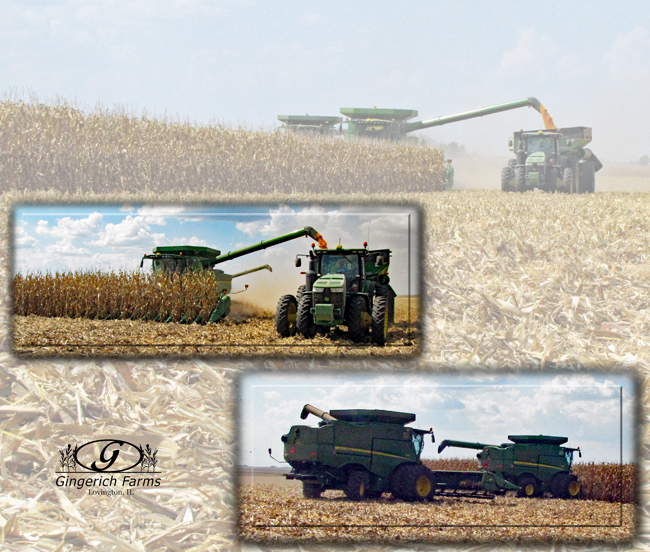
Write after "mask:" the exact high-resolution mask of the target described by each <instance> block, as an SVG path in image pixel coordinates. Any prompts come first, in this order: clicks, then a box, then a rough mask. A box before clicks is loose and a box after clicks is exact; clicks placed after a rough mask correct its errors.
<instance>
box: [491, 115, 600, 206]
mask: <svg viewBox="0 0 650 552" xmlns="http://www.w3.org/2000/svg"><path fill="white" fill-rule="evenodd" d="M589 142H591V129H590V128H589V127H572V128H562V129H553V130H548V129H547V130H527V131H523V130H522V131H520V132H515V134H514V140H513V139H512V138H511V139H510V142H509V145H510V147H511V151H514V152H515V156H516V158H515V159H511V160H510V161H509V162H508V166H507V167H504V168H503V169H502V171H501V189H502V190H503V191H504V192H511V191H516V192H525V191H526V190H533V189H535V188H539V189H541V190H543V191H546V192H555V191H558V192H565V193H569V194H574V193H579V194H583V193H593V192H594V190H595V189H596V177H595V173H596V172H597V171H599V170H600V169H601V168H602V167H603V165H602V163H601V162H600V161H599V160H598V158H597V157H596V156H595V155H594V154H593V153H592V152H591V150H590V149H587V148H585V146H586V145H587V144H588V143H589Z"/></svg>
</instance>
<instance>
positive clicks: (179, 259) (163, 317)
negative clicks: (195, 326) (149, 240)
mask: <svg viewBox="0 0 650 552" xmlns="http://www.w3.org/2000/svg"><path fill="white" fill-rule="evenodd" d="M302 236H306V237H309V238H312V239H314V240H316V241H317V242H318V244H319V246H320V247H325V248H326V247H327V243H326V242H325V240H324V239H323V237H322V236H321V235H320V234H319V233H318V232H317V231H316V230H314V228H312V227H311V226H306V227H305V228H303V229H301V230H296V231H295V232H291V233H289V234H284V235H283V236H279V237H277V238H272V239H270V240H265V241H262V242H260V243H256V244H253V245H249V246H247V247H243V248H241V249H237V250H235V251H230V252H228V253H225V254H223V255H222V254H221V251H219V250H217V249H211V248H209V247H196V246H193V245H178V246H168V247H155V248H154V249H153V254H151V255H148V254H145V255H144V256H143V257H142V261H141V262H140V268H142V266H143V265H144V261H145V260H150V261H152V270H153V272H154V274H160V275H163V276H171V275H174V274H179V275H181V274H183V273H184V272H186V271H193V272H194V271H196V272H200V271H209V272H210V273H211V274H212V276H213V277H214V279H215V281H216V282H217V285H218V299H217V301H216V304H215V305H214V310H213V311H212V313H211V314H210V316H209V317H208V318H207V320H205V319H203V318H202V317H201V315H199V316H198V317H197V318H194V319H192V320H187V319H186V317H185V316H183V317H182V318H181V320H180V321H181V322H196V323H206V322H207V323H210V322H217V321H219V320H221V319H222V318H224V317H225V316H227V315H228V314H229V313H230V306H231V301H230V296H229V295H228V294H229V293H230V291H231V289H232V280H233V278H238V277H240V276H244V275H245V274H251V273H252V272H257V271H259V270H265V269H266V270H269V271H271V270H272V269H271V267H270V266H269V265H263V266H258V267H256V268H251V269H250V270H245V271H243V272H239V273H237V274H226V273H225V272H224V271H223V270H220V269H218V268H215V266H216V265H218V264H220V263H224V262H226V261H231V260H233V259H237V258H238V257H242V256H244V255H249V254H250V253H255V252H256V251H261V250H262V249H266V248H267V247H272V246H274V245H279V244H281V243H285V242H288V241H290V240H294V239H296V238H300V237H302ZM151 319H153V320H155V321H157V322H171V321H172V316H171V315H170V314H169V313H165V312H163V313H158V314H156V315H154V316H152V317H151Z"/></svg>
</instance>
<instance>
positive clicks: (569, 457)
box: [438, 435, 582, 498]
mask: <svg viewBox="0 0 650 552" xmlns="http://www.w3.org/2000/svg"><path fill="white" fill-rule="evenodd" d="M508 439H509V440H510V441H512V442H511V443H503V444H501V445H486V444H484V443H469V442H466V441H451V440H444V441H442V443H440V446H439V447H438V453H441V452H442V451H443V450H444V449H445V448H446V447H460V448H469V449H477V450H480V451H481V452H479V453H478V454H477V455H476V456H477V458H478V461H479V465H480V468H481V470H483V471H485V472H491V473H494V474H496V475H497V476H498V477H500V478H502V479H504V480H506V481H509V482H511V483H513V484H516V485H517V486H518V487H519V491H518V493H519V496H523V497H528V498H534V497H537V496H540V495H542V494H544V493H545V492H550V493H551V494H552V495H553V496H554V497H556V498H577V497H578V496H579V495H580V483H579V482H578V477H577V476H576V475H575V474H574V473H571V464H572V462H573V453H574V452H576V451H577V452H578V455H579V456H581V457H582V453H581V452H580V448H569V447H562V446H560V445H563V444H564V443H566V442H567V441H568V438H567V437H556V436H552V435H508Z"/></svg>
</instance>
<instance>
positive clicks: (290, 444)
mask: <svg viewBox="0 0 650 552" xmlns="http://www.w3.org/2000/svg"><path fill="white" fill-rule="evenodd" d="M309 414H313V415H315V416H318V417H319V418H321V419H322V422H320V424H319V427H316V428H314V427H310V426H306V425H295V426H293V427H292V428H291V429H290V430H289V432H288V433H287V434H286V435H283V436H282V442H283V443H284V459H285V460H286V461H287V462H288V463H289V464H290V465H291V467H292V471H291V473H289V474H287V475H286V477H287V479H297V480H299V481H302V485H303V495H304V496H305V497H306V498H319V497H320V495H321V493H322V492H323V491H325V490H327V489H339V490H343V491H344V492H345V494H346V495H347V497H348V498H350V499H351V500H363V499H365V498H378V497H380V496H381V494H382V493H384V492H391V493H393V495H395V496H396V497H397V498H400V499H402V500H409V501H422V500H430V499H431V498H432V497H433V494H434V492H435V486H436V483H435V478H434V476H433V472H432V471H431V470H429V469H428V468H427V467H426V466H424V465H423V464H422V462H421V460H420V454H421V452H422V449H423V448H424V436H425V435H433V432H432V431H430V430H429V431H425V430H422V429H414V428H409V427H406V425H407V424H409V423H411V422H414V421H415V414H408V413H404V412H392V411H388V410H332V411H331V412H330V413H326V412H323V411H322V410H319V409H318V408H315V407H313V406H311V405H309V404H307V405H305V407H304V408H303V410H302V413H301V415H300V417H301V418H302V419H303V420H304V419H306V418H307V416H308V415H309ZM269 452H271V451H269Z"/></svg>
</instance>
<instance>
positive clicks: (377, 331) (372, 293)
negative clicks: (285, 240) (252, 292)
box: [275, 244, 395, 345]
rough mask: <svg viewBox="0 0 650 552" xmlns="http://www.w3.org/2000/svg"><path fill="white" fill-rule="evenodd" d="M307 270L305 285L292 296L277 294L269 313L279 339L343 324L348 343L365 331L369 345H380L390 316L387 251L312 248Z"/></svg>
mask: <svg viewBox="0 0 650 552" xmlns="http://www.w3.org/2000/svg"><path fill="white" fill-rule="evenodd" d="M302 256H304V257H307V258H308V261H309V268H308V270H307V272H306V273H305V275H306V278H305V285H303V286H300V287H299V288H298V291H297V293H296V295H295V296H294V295H283V296H282V297H280V300H279V301H278V306H277V308H276V315H275V326H276V330H277V331H278V333H279V334H280V335H281V336H282V337H289V336H291V335H294V334H296V333H299V334H302V335H303V336H304V337H306V338H312V337H314V336H315V335H316V332H317V331H318V330H319V329H320V330H321V331H324V332H326V331H327V330H328V329H329V328H333V327H336V326H341V325H344V326H347V328H348V334H349V336H350V338H351V339H352V340H353V341H354V342H361V341H364V340H365V338H366V336H368V335H370V338H371V340H372V342H373V343H376V344H378V345H384V344H385V343H386V338H387V335H388V328H389V326H390V324H392V323H394V320H395V313H394V310H395V292H394V291H393V289H392V287H391V286H390V285H389V282H390V278H389V276H388V266H389V264H390V250H389V249H378V250H374V251H369V250H368V249H367V244H364V247H363V248H359V249H343V248H342V247H341V246H338V247H337V248H336V249H321V250H317V249H315V247H314V246H312V249H311V251H310V252H309V254H307V255H299V256H298V258H296V266H297V267H300V266H301V264H302V261H301V259H300V257H302Z"/></svg>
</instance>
